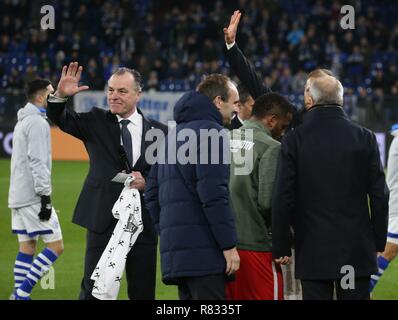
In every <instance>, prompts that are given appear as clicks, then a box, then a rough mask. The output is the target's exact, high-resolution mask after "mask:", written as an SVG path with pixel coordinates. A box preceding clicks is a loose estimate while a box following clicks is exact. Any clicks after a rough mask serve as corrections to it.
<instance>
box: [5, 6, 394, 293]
mask: <svg viewBox="0 0 398 320" xmlns="http://www.w3.org/2000/svg"><path fill="white" fill-rule="evenodd" d="M345 4H351V5H353V6H354V8H355V29H354V30H343V29H342V28H341V27H340V24H339V19H340V18H341V16H342V15H341V14H340V8H341V7H342V5H345ZM43 5H52V6H53V7H54V9H55V29H53V30H41V28H40V20H41V18H42V16H43V14H40V8H41V7H42V6H43ZM235 9H240V10H241V11H242V12H243V18H242V21H241V23H240V26H239V30H238V38H237V42H238V44H239V46H240V48H241V49H242V50H243V52H244V53H245V54H246V55H247V56H248V57H249V59H250V60H251V61H252V62H253V63H254V65H255V66H256V68H257V70H258V72H259V73H261V74H262V75H263V76H264V81H265V83H267V84H268V86H270V87H271V88H272V89H273V90H274V91H279V92H281V93H283V94H284V95H286V96H287V97H289V99H290V100H291V101H292V102H294V104H295V105H296V107H297V108H301V106H302V104H303V102H302V99H303V96H302V92H303V88H304V83H305V80H306V73H307V72H308V71H309V70H312V69H314V68H316V67H326V68H329V69H331V70H332V71H333V72H334V73H335V74H336V75H337V76H338V77H339V78H340V80H341V81H342V83H343V85H344V87H345V103H344V107H345V110H346V112H347V114H348V115H349V116H350V117H351V119H352V120H353V121H356V122H359V123H360V124H362V125H365V126H367V127H368V128H370V129H372V130H374V131H375V132H378V133H379V134H380V135H379V137H380V144H379V146H380V147H381V152H382V154H383V153H384V154H385V153H386V151H387V150H388V146H389V143H390V141H391V137H390V135H389V134H388V131H389V128H390V127H391V125H392V124H394V123H396V122H398V112H397V111H398V109H397V108H398V75H397V67H396V66H397V63H398V22H397V20H396V17H397V16H398V15H397V14H398V4H397V3H396V1H393V0H391V1H387V0H382V1H370V0H369V1H365V0H364V1H344V2H342V1H310V0H302V1H298V0H284V1H282V0H280V1H276V0H270V1H267V0H229V1H226V0H225V1H220V0H219V1H212V0H202V1H196V0H191V1H161V0H118V1H116V0H114V1H112V0H107V1H101V0H85V1H84V0H83V1H71V0H65V1H50V0H47V1H42V0H32V1H29V0H2V1H0V17H1V19H0V157H2V158H5V159H1V160H0V183H1V186H2V187H1V188H0V275H1V276H0V299H7V298H8V296H9V294H10V292H11V290H12V268H13V262H14V258H15V254H16V252H17V241H16V239H15V237H14V236H12V235H11V233H10V212H9V209H8V208H7V194H8V185H9V160H8V159H7V158H9V156H10V152H11V150H12V144H11V139H12V129H13V126H14V124H15V122H16V112H17V110H18V109H19V108H20V107H21V106H22V105H23V104H24V99H25V98H24V95H23V87H24V84H25V83H26V81H29V80H30V79H32V78H34V77H36V76H41V77H45V78H49V79H51V80H52V81H53V83H54V84H56V83H57V81H58V77H59V72H60V70H61V68H62V65H63V64H65V63H67V62H69V61H74V60H76V61H79V62H80V63H81V64H82V65H83V66H84V67H85V70H84V73H83V79H82V82H83V83H84V84H87V85H89V86H90V88H91V90H93V91H92V92H89V93H87V94H85V95H84V94H80V95H78V96H77V97H76V98H75V99H74V101H71V103H70V107H71V108H76V109H78V110H88V109H89V108H90V107H92V106H94V105H98V104H102V105H103V106H104V107H105V106H106V105H105V103H104V88H105V85H106V79H107V78H108V77H109V75H110V74H111V73H112V72H113V70H115V68H117V67H118V66H121V65H123V66H128V67H132V68H135V69H137V70H139V71H140V72H141V73H142V75H143V78H144V91H145V96H144V97H143V100H142V101H141V104H140V107H141V108H142V110H143V111H144V113H145V114H146V115H148V116H149V117H152V118H155V119H158V120H161V121H163V122H165V121H167V120H171V115H172V107H173V103H174V101H175V100H176V99H177V98H178V97H179V95H180V94H181V92H183V91H186V90H189V89H192V88H194V87H195V85H196V84H197V83H198V82H199V81H200V79H201V76H202V75H203V74H206V73H212V72H221V73H224V74H228V75H230V76H232V77H233V78H234V80H236V81H238V79H236V77H234V75H233V74H231V73H230V71H229V66H228V64H227V63H226V61H225V59H224V55H223V50H224V40H223V34H222V27H224V26H226V25H227V24H228V22H229V17H230V15H231V14H232V12H233V11H234V10H235ZM57 139H61V140H57ZM63 139H65V136H62V135H61V136H60V138H59V136H57V137H56V138H55V145H54V149H56V148H57V147H58V149H61V151H62V149H64V148H62V147H61V148H59V147H60V143H62V141H63ZM383 142H384V143H383ZM76 152H77V151H73V152H69V153H66V155H65V153H64V154H59V153H58V151H57V152H56V153H57V154H56V158H57V159H80V158H82V157H83V158H84V154H83V155H82V154H80V153H79V154H76ZM383 160H385V156H383ZM53 166H54V169H53V185H54V195H53V202H54V205H55V206H56V208H57V209H58V210H59V217H60V220H61V225H62V228H63V232H64V239H65V249H66V250H65V253H64V255H63V256H62V257H61V259H60V260H59V261H57V263H56V265H55V281H56V283H55V289H54V290H42V289H40V287H38V288H36V289H35V290H34V292H33V295H32V297H33V299H75V298H76V297H77V295H78V292H79V286H80V280H81V275H82V270H83V255H84V249H85V248H84V245H85V241H84V236H85V233H84V230H83V229H82V228H80V227H78V226H76V225H73V224H72V223H71V216H72V213H73V208H74V205H75V203H76V200H77V196H78V194H79V192H80V189H81V186H82V182H83V179H84V177H85V175H86V172H87V166H88V165H87V163H86V162H80V161H73V162H71V161H68V162H66V161H58V160H57V161H54V165H53ZM397 268H398V263H397V262H395V263H394V264H393V266H392V267H390V268H389V269H388V271H387V272H386V274H385V275H384V276H383V278H382V280H381V281H380V283H379V285H378V287H377V288H376V291H375V294H374V298H376V299H398V290H397V289H398V269H397ZM124 287H125V284H123V287H122V289H121V294H120V298H122V299H125V298H126V294H125V290H124ZM176 297H177V295H176V290H175V288H174V287H166V286H164V285H163V284H162V283H161V281H160V274H159V273H158V285H157V298H158V299H175V298H176Z"/></svg>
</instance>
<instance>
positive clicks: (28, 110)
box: [17, 102, 43, 121]
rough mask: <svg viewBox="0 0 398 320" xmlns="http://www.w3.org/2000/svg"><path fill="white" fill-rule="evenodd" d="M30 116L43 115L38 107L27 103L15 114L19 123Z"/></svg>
mask: <svg viewBox="0 0 398 320" xmlns="http://www.w3.org/2000/svg"><path fill="white" fill-rule="evenodd" d="M32 115H39V116H43V114H42V113H41V112H40V110H39V108H38V107H36V106H35V105H34V104H32V103H30V102H28V103H27V104H26V105H25V107H23V108H21V109H19V110H18V113H17V116H18V121H21V120H23V119H25V118H26V117H28V116H32Z"/></svg>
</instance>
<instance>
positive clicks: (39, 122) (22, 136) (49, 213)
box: [8, 79, 64, 300]
mask: <svg viewBox="0 0 398 320" xmlns="http://www.w3.org/2000/svg"><path fill="white" fill-rule="evenodd" d="M53 91H54V88H53V87H52V85H51V83H50V81H48V80H44V79H35V80H33V81H31V82H29V83H28V84H27V87H26V95H27V99H28V103H27V104H26V105H25V106H24V107H23V108H21V109H20V110H19V111H18V122H17V124H16V126H15V129H14V135H13V150H12V156H11V178H10V189H9V194H8V206H9V208H11V212H12V232H13V233H15V234H17V236H18V241H19V253H18V255H17V257H16V260H15V266H14V282H15V291H14V293H13V294H12V295H11V297H10V298H11V299H16V300H30V294H31V292H32V289H33V287H34V286H35V285H36V283H37V282H38V281H39V280H40V278H41V277H42V276H43V275H44V274H45V273H46V271H48V269H49V268H50V267H51V266H52V264H53V263H54V262H55V261H56V260H57V258H58V257H59V256H60V255H61V254H62V252H63V250H64V245H63V241H62V232H61V228H60V225H59V222H58V217H57V214H56V212H55V210H54V209H53V207H52V205H51V192H52V188H51V135H50V125H49V124H48V122H47V120H46V108H47V96H48V95H49V94H50V93H52V92H53ZM39 237H41V238H42V239H43V241H44V242H45V243H46V247H45V248H44V250H43V251H42V252H40V253H39V254H38V255H37V257H36V259H34V260H33V257H34V254H35V253H36V246H37V241H38V238H39Z"/></svg>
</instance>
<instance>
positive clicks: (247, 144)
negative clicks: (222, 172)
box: [231, 140, 254, 152]
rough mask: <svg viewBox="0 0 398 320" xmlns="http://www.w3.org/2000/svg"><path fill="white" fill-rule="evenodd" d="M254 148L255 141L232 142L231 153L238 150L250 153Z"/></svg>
mask: <svg viewBox="0 0 398 320" xmlns="http://www.w3.org/2000/svg"><path fill="white" fill-rule="evenodd" d="M253 147H254V142H253V141H247V140H231V152H238V150H242V149H243V150H246V151H249V150H251V149H252V148H253Z"/></svg>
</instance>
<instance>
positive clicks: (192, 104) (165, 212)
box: [145, 74, 239, 300]
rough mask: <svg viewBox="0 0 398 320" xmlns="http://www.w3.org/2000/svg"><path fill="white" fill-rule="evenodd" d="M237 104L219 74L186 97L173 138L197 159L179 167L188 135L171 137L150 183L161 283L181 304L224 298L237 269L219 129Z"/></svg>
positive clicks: (226, 149)
mask: <svg viewBox="0 0 398 320" xmlns="http://www.w3.org/2000/svg"><path fill="white" fill-rule="evenodd" d="M238 101H239V95H238V91H237V89H236V87H235V85H234V84H233V83H232V82H231V81H230V79H229V78H228V77H226V76H223V75H220V74H213V75H209V76H207V77H206V78H205V79H204V80H203V81H202V82H201V83H200V84H199V85H198V87H197V90H196V91H190V92H188V93H186V94H185V95H184V96H183V97H182V98H181V99H180V100H179V101H178V102H177V103H176V106H175V108H174V120H175V121H176V122H177V127H176V129H175V132H174V134H175V135H176V136H177V137H179V136H181V135H182V136H185V135H187V136H189V137H190V139H192V140H190V141H189V142H186V143H187V144H188V145H189V151H188V153H189V158H190V159H193V158H196V159H197V160H196V161H189V162H188V163H182V162H183V159H181V158H180V157H178V155H179V154H180V155H182V153H181V150H182V149H183V148H186V145H185V144H183V142H185V140H186V136H185V138H184V139H179V138H178V139H169V137H167V138H166V139H165V142H164V145H162V148H161V149H160V155H163V158H158V163H156V164H154V165H153V166H152V169H151V172H150V175H149V177H148V184H147V188H146V190H145V201H146V205H147V208H148V210H149V212H150V214H151V216H152V219H153V221H154V224H155V228H156V230H157V231H158V232H159V234H160V257H161V268H162V278H163V281H164V282H165V283H166V284H173V285H177V286H178V293H179V297H180V299H181V300H199V299H200V300H203V299H211V300H213V299H214V300H215V299H217V300H218V299H219V300H222V299H225V282H226V278H227V277H228V276H231V275H233V274H234V273H235V272H236V271H237V270H238V268H239V256H238V253H237V250H236V229H235V222H234V219H233V216H232V213H231V210H230V207H229V190H228V182H229V165H228V163H227V162H225V160H226V159H225V156H226V154H228V155H229V140H228V139H229V138H228V136H227V132H226V130H223V129H222V125H225V124H228V123H229V122H230V121H231V114H232V111H233V109H234V106H235V105H236V104H237V103H238ZM205 132H208V133H209V134H210V133H211V132H213V134H216V137H215V140H213V139H209V140H210V141H209V140H208V138H205V137H204V135H205ZM220 132H224V134H219V133H220ZM172 133H173V132H169V136H170V135H171V134H172ZM208 142H209V143H208ZM173 150H174V151H173ZM173 152H177V157H175V154H174V157H173ZM184 155H185V153H184ZM214 156H217V157H218V158H217V159H218V161H217V160H216V161H214V162H213V157H214ZM173 158H174V159H177V161H173Z"/></svg>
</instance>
